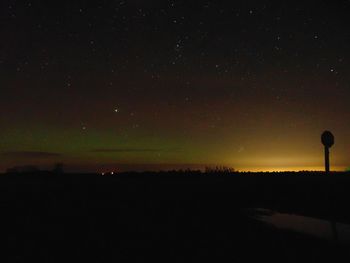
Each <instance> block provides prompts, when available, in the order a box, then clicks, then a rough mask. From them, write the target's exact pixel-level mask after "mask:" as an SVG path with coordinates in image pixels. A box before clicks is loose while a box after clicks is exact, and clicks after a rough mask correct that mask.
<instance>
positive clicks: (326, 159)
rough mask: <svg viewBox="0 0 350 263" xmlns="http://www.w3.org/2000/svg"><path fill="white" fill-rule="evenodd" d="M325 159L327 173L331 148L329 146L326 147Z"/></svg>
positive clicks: (327, 171)
mask: <svg viewBox="0 0 350 263" xmlns="http://www.w3.org/2000/svg"><path fill="white" fill-rule="evenodd" d="M324 159H325V169H326V173H327V174H329V148H328V147H327V146H325V147H324Z"/></svg>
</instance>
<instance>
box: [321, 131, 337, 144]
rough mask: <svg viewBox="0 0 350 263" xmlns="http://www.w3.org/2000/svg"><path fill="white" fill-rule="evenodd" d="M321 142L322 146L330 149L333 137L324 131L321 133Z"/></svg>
mask: <svg viewBox="0 0 350 263" xmlns="http://www.w3.org/2000/svg"><path fill="white" fill-rule="evenodd" d="M321 141H322V144H323V145H324V146H326V147H328V148H330V147H332V146H333V144H334V136H333V134H332V133H331V132H330V131H325V132H324V133H322V136H321Z"/></svg>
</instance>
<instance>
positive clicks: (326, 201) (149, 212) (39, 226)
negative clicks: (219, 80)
mask: <svg viewBox="0 0 350 263" xmlns="http://www.w3.org/2000/svg"><path fill="white" fill-rule="evenodd" d="M349 175H350V174H348V173H332V174H330V175H329V176H326V175H325V174H324V173H322V172H299V173H296V172H290V173H238V172H228V173H215V172H212V173H201V172H199V171H193V172H191V171H187V172H176V171H173V172H162V173H152V172H147V173H123V174H117V175H113V176H112V175H104V176H102V175H99V174H57V173H56V174H55V173H49V172H43V173H41V174H40V173H27V174H8V175H2V176H1V177H0V187H1V191H0V195H1V197H0V200H1V211H2V217H1V221H2V224H1V225H2V230H3V231H2V237H1V238H2V239H4V241H5V243H7V246H8V247H7V249H6V252H5V253H2V255H3V256H7V261H6V262H27V261H28V260H41V261H44V262H61V261H62V260H65V259H66V258H68V257H69V258H70V260H79V261H81V260H83V261H85V260H87V261H90V262H111V261H115V262H140V261H141V262H144V261H146V260H152V261H153V260H161V261H165V262H212V261H220V262H224V261H225V262H227V261H234V262H252V261H255V260H262V259H264V260H268V261H269V262H281V261H284V262H320V261H322V262H327V261H328V262H334V261H338V260H339V261H340V260H341V259H346V258H348V259H349V258H350V257H349V256H350V254H349V252H350V251H349V243H347V242H340V241H338V240H334V239H329V240H324V239H320V238H317V237H314V236H311V235H308V234H304V233H298V232H296V231H292V230H288V229H281V228H278V227H275V226H272V225H269V224H266V223H264V222H262V221H261V220H259V217H260V216H261V215H262V214H261V213H263V212H261V211H260V210H259V209H261V208H264V209H269V210H272V211H279V212H285V213H290V214H299V215H304V216H310V217H315V218H322V219H324V220H328V221H330V222H331V221H336V222H340V223H345V224H350V210H349V209H348V200H349V199H350V192H349V190H348V189H349V185H350V176H349ZM252 208H259V209H257V210H254V209H252ZM3 262H5V261H3Z"/></svg>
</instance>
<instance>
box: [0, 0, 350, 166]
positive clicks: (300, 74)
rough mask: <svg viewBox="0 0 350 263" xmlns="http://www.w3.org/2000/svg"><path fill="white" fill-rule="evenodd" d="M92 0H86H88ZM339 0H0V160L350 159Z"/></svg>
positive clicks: (343, 9) (349, 60)
mask: <svg viewBox="0 0 350 263" xmlns="http://www.w3.org/2000/svg"><path fill="white" fill-rule="evenodd" d="M92 2H94V3H92ZM349 13H350V1H331V0H329V1H248V0H247V1H185V0H182V1H180V0H179V1H175V0H174V1H167V0H158V1H156V0H154V1H152V0H138V1H137V0H130V1H128V0H124V1H111V0H109V1H107V0H105V1H103V0H101V1H79V0H74V1H72V0H70V1H68V0H64V1H44V0H42V1H15V0H12V1H10V0H1V2H0V19H1V20H0V36H1V41H0V74H1V75H0V109H1V111H0V171H4V170H5V169H6V168H8V167H11V166H14V165H27V164H34V165H38V166H40V167H49V166H51V165H53V164H54V163H56V162H62V163H64V164H65V166H66V168H67V169H68V170H72V171H98V172H101V171H104V170H114V169H116V170H118V169H119V170H143V169H155V170H156V169H170V168H177V169H179V168H197V167H204V166H205V165H226V166H230V167H233V168H235V169H238V170H251V171H256V170H268V171H269V170H270V171H271V170H304V169H308V170H314V169H318V170H320V169H322V164H323V146H322V144H321V142H320V135H321V133H322V132H323V131H324V130H331V131H332V132H333V133H334V135H335V140H336V142H335V145H334V146H333V147H332V148H331V163H332V165H333V169H337V170H344V169H346V167H348V166H350V159H349V150H350V139H349V138H350V105H349V98H350V86H349V85H350V74H349V70H350V56H349V55H350V29H349V26H348V25H350V16H349Z"/></svg>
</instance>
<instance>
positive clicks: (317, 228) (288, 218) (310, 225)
mask: <svg viewBox="0 0 350 263" xmlns="http://www.w3.org/2000/svg"><path fill="white" fill-rule="evenodd" d="M254 210H255V211H256V212H258V214H260V215H261V216H260V217H259V219H260V220H262V221H264V222H266V223H269V224H271V225H273V226H275V227H278V228H284V229H290V230H293V231H296V232H301V233H305V234H309V235H313V236H316V237H320V238H324V239H329V240H331V239H333V238H334V235H333V232H332V226H331V223H330V222H329V221H326V220H322V219H317V218H313V217H307V216H300V215H294V214H285V213H278V212H274V211H271V210H268V209H260V208H259V209H254ZM335 225H336V229H337V233H338V240H339V241H340V242H342V243H350V225H347V224H342V223H335Z"/></svg>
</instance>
